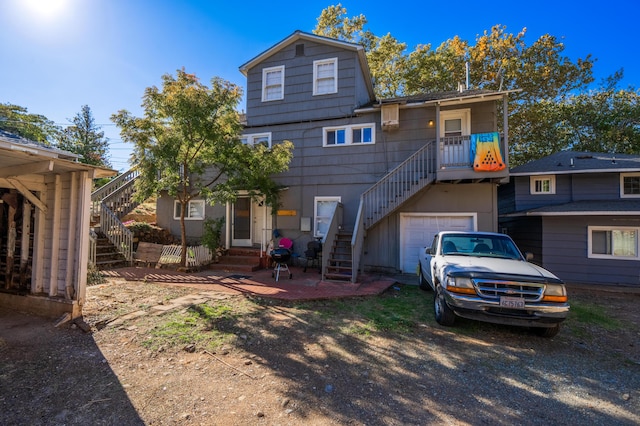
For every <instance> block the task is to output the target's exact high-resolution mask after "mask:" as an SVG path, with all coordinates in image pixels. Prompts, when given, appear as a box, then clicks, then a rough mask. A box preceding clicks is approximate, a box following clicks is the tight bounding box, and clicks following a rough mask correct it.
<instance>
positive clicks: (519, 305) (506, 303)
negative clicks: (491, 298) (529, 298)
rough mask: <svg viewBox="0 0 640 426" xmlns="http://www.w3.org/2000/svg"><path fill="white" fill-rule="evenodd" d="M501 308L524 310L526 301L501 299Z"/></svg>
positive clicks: (510, 298) (512, 298)
mask: <svg viewBox="0 0 640 426" xmlns="http://www.w3.org/2000/svg"><path fill="white" fill-rule="evenodd" d="M500 307H502V308H510V309H524V299H523V298H522V297H509V296H502V297H500Z"/></svg>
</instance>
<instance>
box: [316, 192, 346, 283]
mask: <svg viewBox="0 0 640 426" xmlns="http://www.w3.org/2000/svg"><path fill="white" fill-rule="evenodd" d="M343 210H344V208H343V206H342V203H338V204H336V209H335V210H334V212H333V217H332V218H331V222H330V223H329V228H328V229H327V233H326V234H324V238H323V239H322V265H320V266H321V268H322V269H321V270H322V280H324V277H325V272H326V270H327V264H328V263H329V258H330V257H331V256H330V254H331V250H332V249H333V243H334V241H335V240H336V235H337V234H338V231H339V230H340V228H341V227H342V215H343Z"/></svg>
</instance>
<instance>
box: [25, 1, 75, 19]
mask: <svg viewBox="0 0 640 426" xmlns="http://www.w3.org/2000/svg"><path fill="white" fill-rule="evenodd" d="M23 4H24V6H25V7H26V8H27V9H28V10H29V12H31V13H33V14H35V15H37V16H38V17H39V18H41V19H54V18H56V17H58V16H60V15H61V14H63V13H65V10H66V9H67V6H68V4H69V0H23Z"/></svg>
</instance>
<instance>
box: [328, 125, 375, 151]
mask: <svg viewBox="0 0 640 426" xmlns="http://www.w3.org/2000/svg"><path fill="white" fill-rule="evenodd" d="M375 137H376V135H375V125H374V124H372V123H367V124H357V125H353V126H344V127H325V129H324V138H323V139H324V140H323V144H322V145H323V146H338V145H361V144H372V143H375Z"/></svg>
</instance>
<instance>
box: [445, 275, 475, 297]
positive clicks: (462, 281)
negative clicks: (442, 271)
mask: <svg viewBox="0 0 640 426" xmlns="http://www.w3.org/2000/svg"><path fill="white" fill-rule="evenodd" d="M445 286H446V288H447V290H448V291H450V292H452V293H462V294H476V290H475V289H474V288H473V283H472V282H471V279H470V278H467V277H452V276H447V278H446V280H445Z"/></svg>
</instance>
